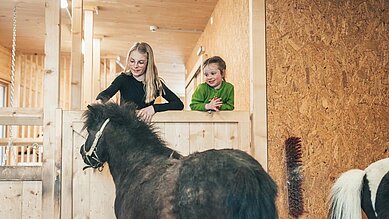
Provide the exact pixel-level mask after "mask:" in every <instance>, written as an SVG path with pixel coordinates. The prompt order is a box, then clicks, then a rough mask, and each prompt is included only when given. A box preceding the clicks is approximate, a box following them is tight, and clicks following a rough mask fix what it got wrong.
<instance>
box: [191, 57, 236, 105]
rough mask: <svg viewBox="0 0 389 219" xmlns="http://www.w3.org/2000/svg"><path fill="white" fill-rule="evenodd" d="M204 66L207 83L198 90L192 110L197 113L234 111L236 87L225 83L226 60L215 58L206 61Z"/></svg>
mask: <svg viewBox="0 0 389 219" xmlns="http://www.w3.org/2000/svg"><path fill="white" fill-rule="evenodd" d="M203 66H204V67H203V68H204V76H205V83H202V84H200V85H199V86H198V87H197V88H196V90H195V92H194V93H193V95H192V102H191V104H190V108H191V109H192V110H197V111H220V110H233V109H234V85H232V84H231V83H228V82H226V81H225V73H226V63H225V62H224V60H223V59H222V58H220V57H219V56H213V57H211V58H209V59H207V60H205V61H204V63H203Z"/></svg>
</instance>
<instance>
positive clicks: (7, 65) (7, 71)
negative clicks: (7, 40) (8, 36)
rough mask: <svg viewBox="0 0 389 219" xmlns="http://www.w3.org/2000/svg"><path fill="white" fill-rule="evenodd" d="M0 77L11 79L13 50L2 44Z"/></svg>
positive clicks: (0, 49)
mask: <svg viewBox="0 0 389 219" xmlns="http://www.w3.org/2000/svg"><path fill="white" fill-rule="evenodd" d="M0 79H3V80H5V81H11V50H9V49H7V48H5V47H3V46H1V45H0Z"/></svg>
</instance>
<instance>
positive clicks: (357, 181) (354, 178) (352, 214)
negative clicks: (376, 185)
mask: <svg viewBox="0 0 389 219" xmlns="http://www.w3.org/2000/svg"><path fill="white" fill-rule="evenodd" d="M364 175H365V171H363V170H359V169H352V170H349V171H347V172H344V173H343V174H342V175H341V176H340V177H339V178H338V179H337V180H336V182H335V184H334V185H333V186H332V189H331V194H330V199H329V214H328V218H330V219H360V218H362V211H361V191H362V187H363V177H364Z"/></svg>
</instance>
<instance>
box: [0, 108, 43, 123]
mask: <svg viewBox="0 0 389 219" xmlns="http://www.w3.org/2000/svg"><path fill="white" fill-rule="evenodd" d="M0 124H1V125H37V126H41V125H43V109H42V108H13V107H3V108H0Z"/></svg>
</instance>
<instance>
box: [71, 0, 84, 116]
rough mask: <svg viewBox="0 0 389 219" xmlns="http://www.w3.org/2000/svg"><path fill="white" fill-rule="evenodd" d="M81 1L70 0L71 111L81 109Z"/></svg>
mask: <svg viewBox="0 0 389 219" xmlns="http://www.w3.org/2000/svg"><path fill="white" fill-rule="evenodd" d="M82 8H83V0H72V28H71V29H72V51H71V63H72V66H71V69H72V70H71V71H72V72H71V74H72V76H71V78H72V79H71V80H72V83H71V86H72V87H71V104H70V105H71V106H70V109H72V110H79V109H81V88H82V64H83V63H82V53H81V52H82V51H81V49H82V10H83V9H82Z"/></svg>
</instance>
